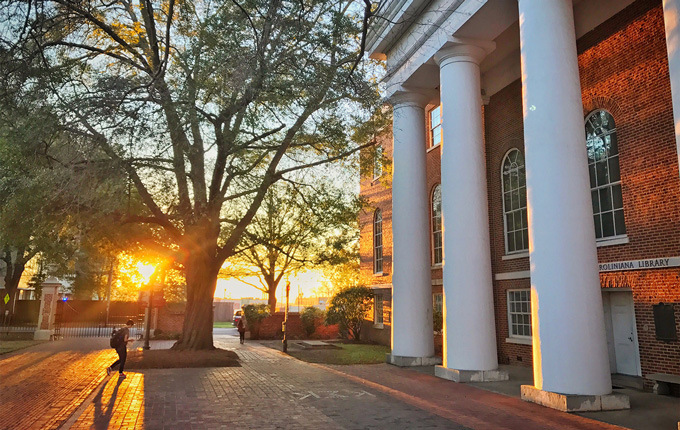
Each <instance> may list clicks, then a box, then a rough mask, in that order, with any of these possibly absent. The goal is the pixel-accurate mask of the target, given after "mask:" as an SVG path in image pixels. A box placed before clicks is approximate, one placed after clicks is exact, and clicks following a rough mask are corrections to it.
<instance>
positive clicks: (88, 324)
mask: <svg viewBox="0 0 680 430" xmlns="http://www.w3.org/2000/svg"><path fill="white" fill-rule="evenodd" d="M128 320H132V321H134V323H135V324H134V326H133V327H132V328H131V329H130V337H133V338H136V339H141V338H142V335H143V333H144V315H131V316H130V315H128V316H110V317H109V321H108V322H107V321H105V320H104V321H75V322H63V321H61V320H59V319H57V321H55V324H54V337H55V338H57V339H58V338H65V337H109V336H111V333H112V331H113V330H114V329H119V328H121V327H124V326H125V324H126V322H127V321H128Z"/></svg>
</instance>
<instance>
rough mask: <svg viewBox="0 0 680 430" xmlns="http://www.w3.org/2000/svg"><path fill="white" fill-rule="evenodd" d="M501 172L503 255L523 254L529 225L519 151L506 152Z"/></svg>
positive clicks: (524, 176)
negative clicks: (503, 229)
mask: <svg viewBox="0 0 680 430" xmlns="http://www.w3.org/2000/svg"><path fill="white" fill-rule="evenodd" d="M502 170H503V172H502V176H503V179H502V184H501V186H502V188H503V223H504V225H505V253H506V254H512V253H515V252H524V251H526V250H528V249H529V228H528V227H529V223H528V221H527V187H526V171H525V168H524V156H523V155H522V153H521V152H520V150H519V149H511V150H510V151H508V153H507V154H506V155H505V158H504V159H503V167H502Z"/></svg>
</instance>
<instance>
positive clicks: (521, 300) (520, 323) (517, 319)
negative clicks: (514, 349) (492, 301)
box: [508, 290, 531, 338]
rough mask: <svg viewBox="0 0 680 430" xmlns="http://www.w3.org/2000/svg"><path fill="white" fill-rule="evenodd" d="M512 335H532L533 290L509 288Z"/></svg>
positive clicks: (524, 336) (509, 318) (510, 329)
mask: <svg viewBox="0 0 680 430" xmlns="http://www.w3.org/2000/svg"><path fill="white" fill-rule="evenodd" d="M508 327H509V331H510V337H522V338H528V337H531V290H508Z"/></svg>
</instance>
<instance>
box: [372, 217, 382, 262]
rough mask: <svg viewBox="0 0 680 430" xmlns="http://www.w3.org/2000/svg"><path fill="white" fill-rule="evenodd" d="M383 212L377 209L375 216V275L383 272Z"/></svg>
mask: <svg viewBox="0 0 680 430" xmlns="http://www.w3.org/2000/svg"><path fill="white" fill-rule="evenodd" d="M382 248H383V242H382V212H381V211H380V209H376V211H375V214H374V215H373V273H382V271H383V250H382Z"/></svg>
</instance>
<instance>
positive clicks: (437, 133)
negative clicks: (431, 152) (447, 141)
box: [430, 106, 442, 147]
mask: <svg viewBox="0 0 680 430" xmlns="http://www.w3.org/2000/svg"><path fill="white" fill-rule="evenodd" d="M430 140H431V142H432V146H433V147H434V146H437V145H439V144H440V143H442V107H441V106H437V107H436V108H434V109H432V110H431V111H430Z"/></svg>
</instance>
